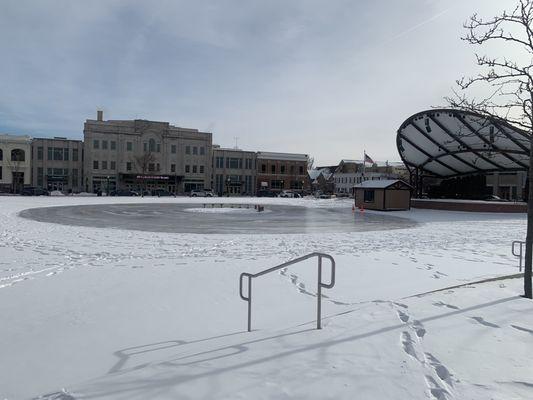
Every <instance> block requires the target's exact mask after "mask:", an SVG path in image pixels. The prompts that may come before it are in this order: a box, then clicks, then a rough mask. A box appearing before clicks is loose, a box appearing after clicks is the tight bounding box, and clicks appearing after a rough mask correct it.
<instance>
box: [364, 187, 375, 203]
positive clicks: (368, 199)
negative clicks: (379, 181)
mask: <svg viewBox="0 0 533 400" xmlns="http://www.w3.org/2000/svg"><path fill="white" fill-rule="evenodd" d="M364 201H365V203H373V202H374V190H365V192H364Z"/></svg>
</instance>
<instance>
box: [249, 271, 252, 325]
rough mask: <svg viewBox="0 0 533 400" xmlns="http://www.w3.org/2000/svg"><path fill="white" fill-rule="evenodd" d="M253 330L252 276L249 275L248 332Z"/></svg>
mask: <svg viewBox="0 0 533 400" xmlns="http://www.w3.org/2000/svg"><path fill="white" fill-rule="evenodd" d="M251 331H252V277H251V276H249V277H248V332H251Z"/></svg>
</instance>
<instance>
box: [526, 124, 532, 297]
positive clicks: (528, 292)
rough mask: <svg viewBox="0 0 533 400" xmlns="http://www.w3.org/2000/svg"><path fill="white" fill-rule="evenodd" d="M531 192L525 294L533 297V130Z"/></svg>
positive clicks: (530, 168) (528, 215) (530, 160)
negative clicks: (532, 279)
mask: <svg viewBox="0 0 533 400" xmlns="http://www.w3.org/2000/svg"><path fill="white" fill-rule="evenodd" d="M529 149H530V150H529V151H530V154H529V173H528V177H529V193H528V198H527V234H526V265H525V269H524V296H525V297H527V298H528V299H531V298H533V296H532V292H531V265H532V262H533V254H532V252H533V154H532V153H533V132H530V137H529Z"/></svg>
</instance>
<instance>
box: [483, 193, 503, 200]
mask: <svg viewBox="0 0 533 400" xmlns="http://www.w3.org/2000/svg"><path fill="white" fill-rule="evenodd" d="M483 200H485V201H509V200H506V199H502V198H501V197H500V196H496V195H495V194H489V195H487V196H485V197H483Z"/></svg>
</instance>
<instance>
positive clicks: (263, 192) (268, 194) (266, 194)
mask: <svg viewBox="0 0 533 400" xmlns="http://www.w3.org/2000/svg"><path fill="white" fill-rule="evenodd" d="M276 196H277V193H276V192H273V191H272V190H266V189H263V190H259V191H258V192H257V197H276Z"/></svg>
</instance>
